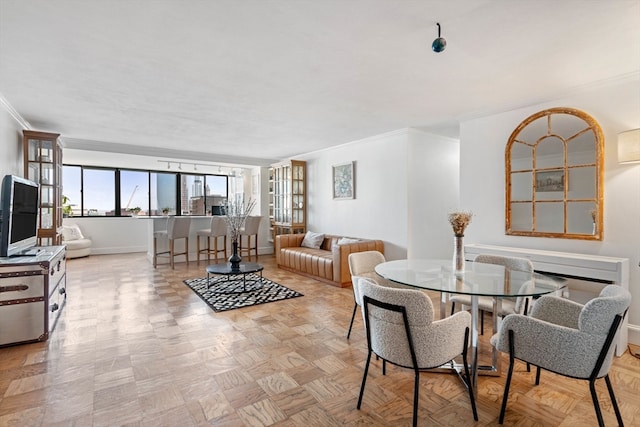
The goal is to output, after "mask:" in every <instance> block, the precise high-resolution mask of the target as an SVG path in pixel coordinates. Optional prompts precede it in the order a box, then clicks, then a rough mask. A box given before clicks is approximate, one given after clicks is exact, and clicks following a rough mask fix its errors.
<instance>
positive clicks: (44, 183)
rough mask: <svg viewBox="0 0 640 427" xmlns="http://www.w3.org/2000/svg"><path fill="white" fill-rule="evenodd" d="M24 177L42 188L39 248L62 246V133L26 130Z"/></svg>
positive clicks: (24, 132) (24, 139)
mask: <svg viewBox="0 0 640 427" xmlns="http://www.w3.org/2000/svg"><path fill="white" fill-rule="evenodd" d="M23 136H24V137H23V143H24V176H25V178H27V179H29V180H31V181H34V182H36V183H38V184H39V185H40V194H39V196H40V198H39V200H40V215H39V218H38V245H39V246H52V245H60V244H62V145H61V143H60V140H59V136H60V134H57V133H48V132H36V131H30V130H24V131H23Z"/></svg>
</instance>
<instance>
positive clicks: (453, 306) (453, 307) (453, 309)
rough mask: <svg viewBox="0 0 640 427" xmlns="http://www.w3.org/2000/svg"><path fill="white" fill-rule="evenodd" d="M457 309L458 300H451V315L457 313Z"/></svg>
mask: <svg viewBox="0 0 640 427" xmlns="http://www.w3.org/2000/svg"><path fill="white" fill-rule="evenodd" d="M455 311H456V302H455V301H452V302H451V316H453V313H455Z"/></svg>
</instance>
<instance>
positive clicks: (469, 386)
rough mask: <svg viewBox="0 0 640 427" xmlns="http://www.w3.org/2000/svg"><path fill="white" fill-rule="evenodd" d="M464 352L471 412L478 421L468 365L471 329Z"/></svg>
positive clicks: (463, 357)
mask: <svg viewBox="0 0 640 427" xmlns="http://www.w3.org/2000/svg"><path fill="white" fill-rule="evenodd" d="M464 342H465V344H464V350H463V351H462V363H463V364H464V375H465V378H466V383H467V390H468V391H469V399H470V400H471V411H472V412H473V419H474V420H475V421H478V408H476V398H475V396H474V395H473V387H472V385H471V381H472V380H471V372H470V371H469V363H467V351H468V349H469V328H467V329H466V331H465V334H464Z"/></svg>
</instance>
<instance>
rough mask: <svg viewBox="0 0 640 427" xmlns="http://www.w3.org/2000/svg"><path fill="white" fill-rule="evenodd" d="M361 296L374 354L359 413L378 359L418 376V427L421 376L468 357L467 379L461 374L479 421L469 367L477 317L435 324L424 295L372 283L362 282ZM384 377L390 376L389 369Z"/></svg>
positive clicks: (415, 399)
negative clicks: (472, 327)
mask: <svg viewBox="0 0 640 427" xmlns="http://www.w3.org/2000/svg"><path fill="white" fill-rule="evenodd" d="M358 292H359V295H360V296H361V297H362V314H363V317H364V320H365V329H366V333H367V347H368V352H367V361H366V364H365V367H364V374H363V376H362V385H361V387H360V395H359V397H358V405H357V408H358V409H360V407H361V405H362V399H363V395H364V388H365V384H366V381H367V374H368V371H369V364H370V362H371V354H372V353H374V354H375V355H376V356H378V357H380V358H381V359H382V360H383V362H389V363H392V364H394V365H397V366H400V367H403V368H409V369H412V370H413V371H414V375H415V380H414V389H413V425H414V426H416V425H417V421H418V402H419V400H418V391H419V388H420V371H421V370H425V369H432V368H437V367H439V366H442V365H444V364H446V363H449V362H453V360H454V359H455V358H456V357H459V356H462V362H463V366H464V372H465V373H464V375H462V374H461V373H460V372H459V371H456V372H458V375H459V376H460V378H461V379H462V382H463V383H464V385H465V386H466V388H467V391H468V392H469V398H470V400H471V410H472V412H473V419H474V420H476V421H477V420H478V413H477V410H476V403H475V397H474V395H473V388H472V387H471V376H470V373H469V364H468V363H467V348H468V344H469V327H470V323H471V315H470V314H469V313H468V312H466V311H461V312H458V313H456V314H454V315H453V316H450V317H447V318H445V319H441V320H434V309H433V304H432V303H431V300H430V299H429V297H428V296H427V295H425V294H424V293H423V292H421V291H419V290H414V289H399V288H390V287H386V286H380V285H378V284H376V283H375V282H373V281H371V280H369V279H367V278H360V279H359V280H358ZM382 372H383V375H384V374H385V370H384V363H383V371H382Z"/></svg>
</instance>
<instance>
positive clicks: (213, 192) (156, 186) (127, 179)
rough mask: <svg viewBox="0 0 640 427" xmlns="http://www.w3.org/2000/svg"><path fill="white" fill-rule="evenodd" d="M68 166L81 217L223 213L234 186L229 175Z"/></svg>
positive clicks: (68, 188) (73, 204)
mask: <svg viewBox="0 0 640 427" xmlns="http://www.w3.org/2000/svg"><path fill="white" fill-rule="evenodd" d="M63 168H64V169H63V175H62V177H63V188H64V191H63V193H64V195H65V196H66V197H67V199H68V202H67V203H68V205H69V207H68V208H67V209H69V211H70V212H71V214H70V215H75V216H131V215H133V214H134V213H135V214H136V215H137V216H140V215H142V216H159V215H163V214H164V213H165V211H166V213H167V214H169V215H211V214H212V213H213V214H218V215H219V214H220V213H221V209H220V206H222V205H223V204H224V201H225V200H226V199H227V194H228V188H229V177H228V176H227V175H196V174H180V173H176V172H156V171H141V170H130V169H110V168H98V167H93V166H79V165H64V166H63ZM178 183H179V184H180V185H178ZM138 208H139V210H138ZM65 214H67V215H69V214H68V213H67V211H65Z"/></svg>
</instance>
